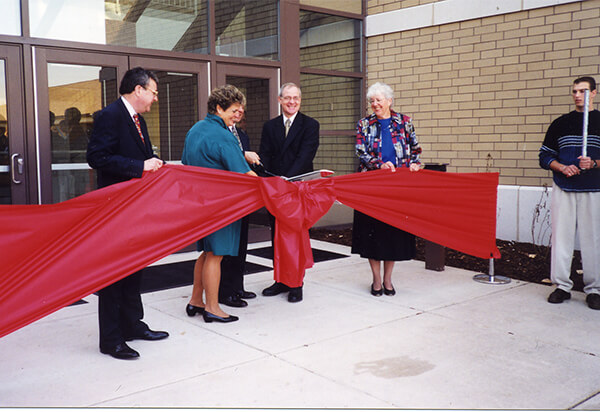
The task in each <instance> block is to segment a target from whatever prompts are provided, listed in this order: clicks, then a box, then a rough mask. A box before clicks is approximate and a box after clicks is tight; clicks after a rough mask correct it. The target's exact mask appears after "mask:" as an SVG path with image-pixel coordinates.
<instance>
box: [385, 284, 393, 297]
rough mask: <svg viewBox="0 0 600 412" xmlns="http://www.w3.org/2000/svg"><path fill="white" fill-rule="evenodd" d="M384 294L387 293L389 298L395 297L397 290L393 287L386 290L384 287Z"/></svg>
mask: <svg viewBox="0 0 600 412" xmlns="http://www.w3.org/2000/svg"><path fill="white" fill-rule="evenodd" d="M383 293H385V294H386V295H388V296H394V295H395V294H396V290H395V289H394V287H393V286H392V288H391V289H386V288H385V286H384V287H383Z"/></svg>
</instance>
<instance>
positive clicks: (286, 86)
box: [279, 82, 302, 97]
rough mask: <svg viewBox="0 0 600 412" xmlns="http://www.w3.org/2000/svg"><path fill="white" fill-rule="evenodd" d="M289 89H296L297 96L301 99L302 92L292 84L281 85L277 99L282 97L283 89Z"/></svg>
mask: <svg viewBox="0 0 600 412" xmlns="http://www.w3.org/2000/svg"><path fill="white" fill-rule="evenodd" d="M290 87H295V88H296V89H298V95H299V96H300V97H302V90H300V86H298V85H297V84H296V83H292V82H289V83H284V84H282V85H281V88H280V89H279V97H282V96H283V91H284V90H285V89H289V88H290Z"/></svg>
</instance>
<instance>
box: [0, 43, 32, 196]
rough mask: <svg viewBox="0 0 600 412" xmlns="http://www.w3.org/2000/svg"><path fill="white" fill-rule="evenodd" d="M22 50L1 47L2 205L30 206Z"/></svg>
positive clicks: (0, 170)
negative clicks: (28, 202)
mask: <svg viewBox="0 0 600 412" xmlns="http://www.w3.org/2000/svg"><path fill="white" fill-rule="evenodd" d="M20 67H21V50H20V48H19V47H15V46H3V45H0V204H24V203H27V201H28V199H27V193H28V189H29V187H28V174H27V169H26V166H27V153H26V144H25V140H26V139H25V120H24V118H25V115H24V113H23V86H22V85H23V78H22V74H21V70H20Z"/></svg>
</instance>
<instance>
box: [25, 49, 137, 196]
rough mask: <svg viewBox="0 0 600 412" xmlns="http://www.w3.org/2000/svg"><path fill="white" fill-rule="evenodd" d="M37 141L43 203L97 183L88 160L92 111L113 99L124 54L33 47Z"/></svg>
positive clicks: (82, 192) (125, 65)
mask: <svg viewBox="0 0 600 412" xmlns="http://www.w3.org/2000/svg"><path fill="white" fill-rule="evenodd" d="M35 55H36V67H35V70H36V80H37V91H38V104H37V107H38V125H39V131H38V135H39V136H38V143H37V144H38V147H39V153H40V159H39V170H40V179H39V181H40V183H39V184H40V193H41V199H42V203H57V202H62V201H65V200H68V199H71V198H73V197H76V196H79V195H82V194H84V193H87V192H89V191H91V190H94V189H95V188H96V174H95V171H94V170H92V169H91V168H90V167H89V166H88V164H87V161H86V150H87V144H88V140H89V136H90V133H91V131H92V127H93V117H94V113H96V112H97V111H99V110H101V109H102V108H103V107H105V106H106V105H108V104H110V103H112V102H113V101H114V100H116V99H117V97H118V96H119V95H118V87H119V81H120V79H121V78H122V77H123V74H124V73H125V70H126V69H127V58H126V57H121V56H114V55H102V54H100V53H94V54H92V53H86V52H71V51H61V50H47V49H38V50H36V54H35Z"/></svg>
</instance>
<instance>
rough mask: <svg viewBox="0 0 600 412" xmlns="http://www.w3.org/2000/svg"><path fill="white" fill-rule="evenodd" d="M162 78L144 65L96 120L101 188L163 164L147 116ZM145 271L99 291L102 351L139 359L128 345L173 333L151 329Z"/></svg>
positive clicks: (92, 153)
mask: <svg viewBox="0 0 600 412" xmlns="http://www.w3.org/2000/svg"><path fill="white" fill-rule="evenodd" d="M157 85H158V78H157V77H156V75H155V74H154V73H153V72H151V71H148V70H145V69H143V68H141V67H136V68H134V69H131V70H129V71H127V73H125V76H124V77H123V80H122V81H121V85H120V87H119V93H120V94H121V98H119V99H117V100H116V101H115V102H113V103H111V104H109V105H108V106H106V107H105V108H104V109H102V110H101V111H100V112H99V113H97V115H96V116H95V119H94V128H93V131H92V135H91V137H90V142H89V144H88V149H87V161H88V163H89V165H90V166H91V167H92V168H94V169H96V173H97V176H98V187H99V188H101V187H105V186H109V185H112V184H115V183H119V182H124V181H127V180H129V179H132V178H139V177H142V173H143V172H144V171H150V172H154V171H156V170H158V169H159V168H160V167H162V165H163V161H162V160H160V159H159V158H158V157H157V156H155V155H154V153H153V151H152V144H151V143H150V137H149V135H148V129H147V127H146V122H145V121H144V118H143V117H142V116H140V115H139V114H138V113H146V112H148V111H150V108H151V106H152V103H154V102H155V101H158V90H157ZM141 275H142V271H138V272H136V273H133V274H132V275H129V276H128V277H126V278H124V279H121V280H120V281H117V282H115V283H113V284H112V285H110V286H107V287H106V288H104V289H102V290H100V291H99V292H98V318H99V323H100V352H102V353H105V354H108V355H111V356H112V357H114V358H117V359H135V358H138V357H139V356H140V354H139V353H138V352H137V351H135V350H133V349H132V348H130V347H129V346H128V345H127V343H126V341H130V340H134V339H143V340H159V339H165V338H166V337H168V336H169V334H168V333H167V332H160V331H153V330H150V328H149V327H148V325H146V324H145V323H144V322H143V321H142V318H143V317H144V309H143V307H142V299H141V296H140V283H141Z"/></svg>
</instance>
